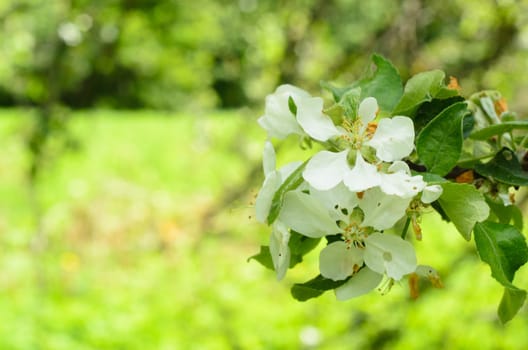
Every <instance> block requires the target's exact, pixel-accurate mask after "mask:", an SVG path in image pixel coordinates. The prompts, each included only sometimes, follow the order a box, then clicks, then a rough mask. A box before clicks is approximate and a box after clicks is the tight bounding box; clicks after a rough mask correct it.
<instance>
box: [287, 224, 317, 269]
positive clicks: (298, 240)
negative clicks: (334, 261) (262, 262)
mask: <svg viewBox="0 0 528 350" xmlns="http://www.w3.org/2000/svg"><path fill="white" fill-rule="evenodd" d="M320 241H321V239H320V238H311V237H306V236H303V235H301V234H300V233H297V232H295V231H291V235H290V241H289V242H288V247H289V248H290V254H291V258H290V267H294V266H295V265H297V264H298V263H300V262H302V261H303V257H304V256H305V255H306V254H308V253H309V252H310V251H312V250H313V249H314V248H315V247H317V245H318V244H319V242H320Z"/></svg>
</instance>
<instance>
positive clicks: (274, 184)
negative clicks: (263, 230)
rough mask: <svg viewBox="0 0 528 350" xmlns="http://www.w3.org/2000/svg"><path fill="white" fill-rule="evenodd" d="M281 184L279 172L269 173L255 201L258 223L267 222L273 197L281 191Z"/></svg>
mask: <svg viewBox="0 0 528 350" xmlns="http://www.w3.org/2000/svg"><path fill="white" fill-rule="evenodd" d="M281 183H282V181H281V176H280V174H279V172H277V171H274V172H272V173H269V174H268V176H266V179H264V183H263V184H262V188H261V189H260V191H259V193H258V195H257V199H256V201H255V217H256V219H257V221H259V222H263V223H264V222H266V219H267V218H268V214H269V211H270V207H271V202H272V200H273V196H274V195H275V192H277V190H278V189H279V187H280V185H281Z"/></svg>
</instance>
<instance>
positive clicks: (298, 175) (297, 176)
mask: <svg viewBox="0 0 528 350" xmlns="http://www.w3.org/2000/svg"><path fill="white" fill-rule="evenodd" d="M308 160H309V159H308ZM308 160H306V161H305V162H304V163H302V164H301V165H299V167H298V168H297V169H295V171H294V172H293V173H291V174H290V176H288V178H287V179H286V180H285V181H284V183H283V184H282V185H281V186H280V187H279V189H278V190H277V192H275V195H274V196H273V200H272V201H271V207H270V211H269V214H268V218H267V222H268V225H271V224H272V223H273V222H274V221H275V220H276V219H277V217H278V216H279V213H280V210H281V208H282V204H283V201H284V195H285V194H286V192H288V191H292V190H294V189H296V188H297V187H299V186H300V185H301V184H302V182H303V177H302V172H303V170H304V168H305V167H306V164H307V163H308Z"/></svg>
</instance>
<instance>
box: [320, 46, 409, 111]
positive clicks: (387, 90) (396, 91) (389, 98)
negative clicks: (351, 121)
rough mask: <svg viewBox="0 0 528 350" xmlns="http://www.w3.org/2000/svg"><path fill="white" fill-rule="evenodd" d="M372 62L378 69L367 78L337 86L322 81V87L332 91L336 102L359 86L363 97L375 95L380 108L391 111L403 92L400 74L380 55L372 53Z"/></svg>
mask: <svg viewBox="0 0 528 350" xmlns="http://www.w3.org/2000/svg"><path fill="white" fill-rule="evenodd" d="M372 62H373V63H374V65H375V66H376V70H375V71H374V72H373V73H372V74H371V75H370V76H369V77H367V78H364V79H362V80H360V81H358V82H356V83H354V84H351V85H349V86H345V87H337V86H335V85H333V84H331V83H328V82H326V81H322V82H321V87H322V88H324V89H326V90H328V91H330V92H331V93H332V95H333V96H334V99H335V101H336V102H339V101H341V100H342V99H343V96H345V94H346V93H347V92H348V91H350V90H352V89H354V88H358V87H359V88H361V99H364V98H366V97H375V98H376V100H377V101H378V105H379V107H380V109H381V110H383V111H387V112H389V111H391V110H392V109H393V108H394V106H395V105H396V103H398V101H399V100H400V97H401V96H402V93H403V86H402V81H401V77H400V74H399V73H398V71H397V70H396V68H395V67H394V66H393V65H392V63H390V61H388V60H386V59H385V58H383V57H382V56H380V55H372Z"/></svg>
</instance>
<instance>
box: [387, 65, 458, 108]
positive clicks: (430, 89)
mask: <svg viewBox="0 0 528 350" xmlns="http://www.w3.org/2000/svg"><path fill="white" fill-rule="evenodd" d="M444 78H445V73H444V72H442V71H441V70H432V71H428V72H422V73H418V74H416V75H415V76H413V77H411V78H410V79H409V80H408V81H407V83H406V84H405V89H404V91H403V96H402V98H401V99H400V101H399V102H398V104H397V105H396V108H394V111H393V114H395V115H407V116H410V117H413V116H414V114H415V113H416V111H417V109H418V107H419V106H420V105H421V104H422V103H424V102H427V101H432V100H433V99H434V98H440V99H445V98H449V97H453V96H456V95H458V91H456V90H450V89H447V87H446V85H445V83H444Z"/></svg>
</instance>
